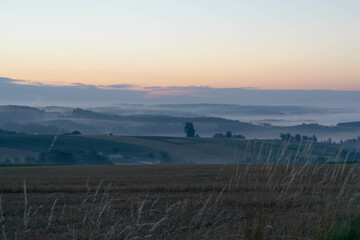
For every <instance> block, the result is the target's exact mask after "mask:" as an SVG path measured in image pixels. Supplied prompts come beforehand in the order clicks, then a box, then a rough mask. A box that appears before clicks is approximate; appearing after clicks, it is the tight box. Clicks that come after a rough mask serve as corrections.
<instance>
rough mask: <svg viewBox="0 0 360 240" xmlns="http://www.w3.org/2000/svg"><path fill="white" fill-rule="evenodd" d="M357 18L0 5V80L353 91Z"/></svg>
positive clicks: (252, 6)
mask: <svg viewBox="0 0 360 240" xmlns="http://www.w3.org/2000/svg"><path fill="white" fill-rule="evenodd" d="M359 13H360V1H358V0H347V1H344V0H316V1H314V0H292V1H289V0H272V1H269V0H251V1H250V0H249V1H245V0H244V1H241V0H221V1H220V0H218V1H214V0H182V1H180V0H177V1H175V0H152V1H149V0H131V1H121V0H117V1H115V0H114V1H111V0H101V1H99V0H71V1H70V0H61V1H57V0H51V1H49V0H32V1H29V0H0V35H1V37H0V77H7V78H12V79H22V80H26V81H21V82H17V83H18V84H35V83H42V84H47V85H52V86H58V85H62V86H63V85H74V84H75V83H76V84H77V85H79V83H81V84H86V85H131V86H134V88H139V89H144V88H146V87H154V86H160V87H170V86H177V87H187V86H198V87H200V86H201V87H211V88H257V89H307V90H314V89H322V90H328V89H331V90H360V44H359V43H360V14H359ZM76 84H75V85H76Z"/></svg>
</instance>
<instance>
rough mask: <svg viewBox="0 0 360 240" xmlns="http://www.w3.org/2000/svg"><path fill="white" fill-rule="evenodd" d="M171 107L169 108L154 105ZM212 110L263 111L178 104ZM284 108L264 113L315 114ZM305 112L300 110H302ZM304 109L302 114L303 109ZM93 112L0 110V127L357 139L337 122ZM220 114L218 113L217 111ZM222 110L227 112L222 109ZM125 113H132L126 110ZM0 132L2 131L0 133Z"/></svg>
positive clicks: (357, 127) (358, 131)
mask: <svg viewBox="0 0 360 240" xmlns="http://www.w3.org/2000/svg"><path fill="white" fill-rule="evenodd" d="M164 106H165V107H166V108H169V107H170V105H159V106H157V107H159V108H161V107H164ZM211 106H214V108H218V109H221V107H225V108H234V109H237V108H239V109H241V108H242V109H247V110H246V111H251V109H252V110H253V111H260V109H262V110H261V111H264V110H266V107H262V106H260V107H259V106H257V107H251V106H245V107H244V106H238V105H226V106H224V105H207V104H197V105H196V104H195V105H191V106H188V105H178V106H174V109H176V108H177V107H179V108H181V109H184V108H191V109H195V108H199V109H201V108H211ZM287 108H288V107H282V108H281V107H274V109H272V108H271V107H269V108H267V111H273V110H275V109H277V110H279V111H280V110H281V112H282V113H283V114H287V113H286V112H291V111H305V110H306V111H313V110H314V109H311V108H299V109H297V110H294V109H293V110H291V108H289V109H287ZM300 109H303V110H300ZM304 109H305V110H304ZM108 110H109V109H107V110H106V111H104V112H94V111H92V110H88V109H81V108H62V107H46V108H41V109H39V108H34V107H27V106H0V128H1V129H4V130H6V131H16V132H18V133H27V134H64V133H67V132H72V131H75V130H77V131H80V132H81V133H83V134H87V135H104V134H113V135H122V136H184V131H183V128H184V124H185V122H193V123H194V125H195V129H196V132H197V133H198V134H199V135H200V136H203V137H211V136H213V135H215V134H217V133H225V132H226V131H228V130H230V131H232V133H233V134H241V135H244V136H245V137H247V138H272V139H274V138H279V135H280V134H281V133H291V134H293V135H295V134H297V133H300V134H301V135H313V134H315V135H316V136H317V137H318V138H319V140H321V139H327V138H332V139H333V140H336V141H340V140H342V139H343V140H345V139H349V138H356V137H357V136H360V122H349V123H339V124H337V125H335V126H324V125H320V124H300V125H296V126H272V125H270V124H254V123H249V122H242V121H238V120H231V119H226V118H220V117H206V116H170V115H163V114H133V115H131V114H122V115H121V114H119V113H118V112H116V111H115V112H113V113H111V112H110V113H107V111H108ZM219 111H220V110H219ZM224 111H225V110H224ZM129 113H131V111H130V110H129ZM0 134H1V133H0Z"/></svg>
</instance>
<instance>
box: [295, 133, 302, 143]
mask: <svg viewBox="0 0 360 240" xmlns="http://www.w3.org/2000/svg"><path fill="white" fill-rule="evenodd" d="M295 141H297V142H301V135H300V134H296V135H295Z"/></svg>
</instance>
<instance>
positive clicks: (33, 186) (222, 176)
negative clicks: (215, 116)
mask: <svg viewBox="0 0 360 240" xmlns="http://www.w3.org/2000/svg"><path fill="white" fill-rule="evenodd" d="M359 170H360V166H359V165H358V164H291V165H289V166H287V165H286V164H249V165H244V164H243V165H161V166H100V167H99V166H96V167H91V166H82V167H80V166H79V167H45V166H44V167H35V168H34V167H32V168H27V167H18V168H8V169H0V196H1V197H2V209H3V216H4V220H3V221H2V222H1V221H0V226H1V224H2V225H3V226H4V228H5V234H6V236H7V239H13V238H14V236H15V235H16V234H17V237H18V238H20V239H21V238H24V239H66V238H67V239H71V238H74V239H136V238H139V239H159V238H164V239H331V238H332V239H356V237H355V238H354V236H355V234H357V232H356V231H357V227H358V224H359V218H358V215H356V209H358V208H359V206H360V205H359V200H360V199H359V190H360V185H359V183H360V182H359V177H358V176H359V175H358V174H359ZM24 178H25V179H26V180H25V181H26V182H25V184H24ZM0 213H1V211H0ZM0 218H1V217H0Z"/></svg>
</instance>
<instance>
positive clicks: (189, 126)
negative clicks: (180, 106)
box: [184, 122, 195, 137]
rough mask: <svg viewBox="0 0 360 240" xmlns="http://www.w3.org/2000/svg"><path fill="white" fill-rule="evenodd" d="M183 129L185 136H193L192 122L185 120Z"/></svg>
mask: <svg viewBox="0 0 360 240" xmlns="http://www.w3.org/2000/svg"><path fill="white" fill-rule="evenodd" d="M184 131H185V133H186V136H187V137H195V128H194V124H193V123H192V122H186V123H185V127H184Z"/></svg>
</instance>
